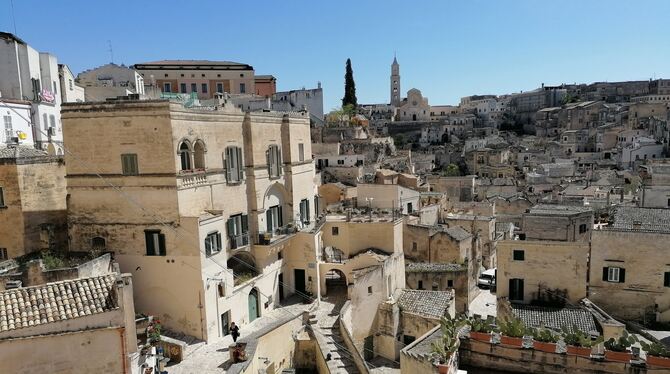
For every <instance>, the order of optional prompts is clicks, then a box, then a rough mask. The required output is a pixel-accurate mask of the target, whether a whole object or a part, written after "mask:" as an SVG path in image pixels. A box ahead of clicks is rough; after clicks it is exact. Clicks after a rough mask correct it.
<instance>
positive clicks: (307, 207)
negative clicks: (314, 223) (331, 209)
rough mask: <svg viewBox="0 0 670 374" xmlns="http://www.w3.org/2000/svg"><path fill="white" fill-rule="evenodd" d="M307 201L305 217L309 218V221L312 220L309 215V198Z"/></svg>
mask: <svg viewBox="0 0 670 374" xmlns="http://www.w3.org/2000/svg"><path fill="white" fill-rule="evenodd" d="M305 203H306V204H305V205H306V206H305V212H306V213H305V218H306V219H307V222H309V221H310V220H309V218H310V217H309V216H310V211H309V199H307V200H305Z"/></svg>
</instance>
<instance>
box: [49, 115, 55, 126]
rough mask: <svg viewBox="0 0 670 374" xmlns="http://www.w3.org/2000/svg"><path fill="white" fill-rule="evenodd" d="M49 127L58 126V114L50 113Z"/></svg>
mask: <svg viewBox="0 0 670 374" xmlns="http://www.w3.org/2000/svg"><path fill="white" fill-rule="evenodd" d="M49 127H51V128H56V116H54V115H53V114H51V115H49Z"/></svg>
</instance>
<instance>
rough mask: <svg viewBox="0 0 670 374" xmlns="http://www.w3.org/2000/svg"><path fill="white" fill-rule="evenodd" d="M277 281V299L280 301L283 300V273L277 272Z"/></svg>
mask: <svg viewBox="0 0 670 374" xmlns="http://www.w3.org/2000/svg"><path fill="white" fill-rule="evenodd" d="M277 283H278V284H277V287H278V288H279V301H280V302H282V301H284V274H281V273H280V274H279V278H278V280H277Z"/></svg>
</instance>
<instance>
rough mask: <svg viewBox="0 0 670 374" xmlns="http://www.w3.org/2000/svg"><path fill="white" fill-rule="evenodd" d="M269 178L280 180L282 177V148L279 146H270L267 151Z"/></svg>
mask: <svg viewBox="0 0 670 374" xmlns="http://www.w3.org/2000/svg"><path fill="white" fill-rule="evenodd" d="M266 158H267V165H268V177H269V178H279V177H281V175H282V157H281V148H280V147H279V145H277V144H270V145H269V146H268V149H267V151H266Z"/></svg>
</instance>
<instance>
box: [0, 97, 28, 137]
mask: <svg viewBox="0 0 670 374" xmlns="http://www.w3.org/2000/svg"><path fill="white" fill-rule="evenodd" d="M30 107H31V103H30V101H23V100H14V99H2V101H0V113H1V114H2V123H1V126H2V127H1V128H0V129H1V130H2V133H0V147H2V146H6V145H8V144H17V143H19V144H29V145H33V144H35V138H34V136H33V128H32V126H31V124H30ZM24 137H25V138H24Z"/></svg>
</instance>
